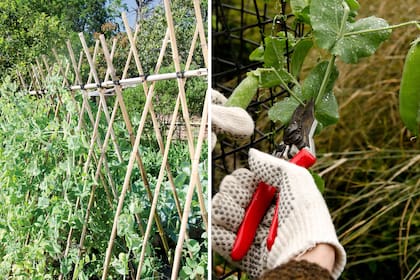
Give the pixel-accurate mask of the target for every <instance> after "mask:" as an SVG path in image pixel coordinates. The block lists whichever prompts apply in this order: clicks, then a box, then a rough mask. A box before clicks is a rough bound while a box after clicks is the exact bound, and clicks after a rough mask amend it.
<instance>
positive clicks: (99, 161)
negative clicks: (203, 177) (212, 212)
mask: <svg viewBox="0 0 420 280" xmlns="http://www.w3.org/2000/svg"><path fill="white" fill-rule="evenodd" d="M192 1H193V4H194V14H195V18H196V29H195V32H194V36H193V38H191V46H190V50H189V53H188V57H187V59H186V63H185V67H184V69H182V68H181V59H180V55H179V53H178V46H177V38H176V36H175V26H174V21H173V18H172V11H171V5H170V1H169V0H164V1H163V2H164V8H165V15H166V22H167V29H166V34H165V36H164V39H163V41H162V48H161V50H160V54H159V57H158V60H157V62H156V65H155V69H154V73H153V74H151V75H146V73H144V71H143V67H142V63H141V60H140V56H139V52H138V49H137V45H136V44H137V43H136V42H137V40H141V37H139V34H140V26H139V25H136V27H135V30H134V32H133V31H132V30H131V28H130V26H129V24H128V20H127V17H126V15H125V14H124V13H123V14H122V20H123V24H124V26H125V29H126V35H127V38H128V41H129V53H128V55H127V60H126V63H125V67H124V69H123V70H122V75H121V76H117V69H116V66H115V65H114V62H113V58H114V56H115V53H116V49H117V48H116V47H117V44H118V40H117V39H114V40H113V41H112V46H111V50H110V49H109V48H110V47H109V46H108V43H107V42H106V40H105V37H104V35H100V36H99V40H96V43H95V47H94V49H93V53H91V51H90V50H89V47H88V45H87V43H86V40H85V38H84V35H83V33H80V34H79V37H80V42H81V45H82V48H83V50H82V51H81V53H80V55H79V57H78V58H77V56H76V54H75V53H74V51H73V47H72V45H71V43H70V41H67V50H68V55H69V56H68V57H69V60H68V61H69V62H68V63H67V64H66V65H65V64H63V60H62V59H60V58H59V56H58V54H57V52H56V50H55V49H53V50H52V54H53V56H52V57H53V58H54V59H55V60H54V61H53V62H49V61H48V59H47V57H46V56H42V57H41V60H39V59H37V60H36V63H35V64H34V65H32V67H31V69H29V73H30V79H29V80H30V83H27V82H26V81H25V79H24V78H23V77H22V75H21V74H20V73H18V77H19V80H20V83H21V86H22V87H24V88H27V89H28V91H29V92H30V93H31V94H40V93H41V94H42V93H43V92H44V91H45V88H46V77H47V76H49V75H52V74H53V73H56V74H59V75H61V76H62V77H63V83H62V86H63V87H65V88H67V89H69V90H70V92H71V97H72V101H73V102H74V103H75V105H76V108H77V112H78V129H80V130H84V131H85V133H86V135H89V139H87V140H89V141H88V142H89V151H88V154H87V155H86V158H85V161H84V163H83V164H84V165H83V168H84V169H83V170H84V172H85V173H88V171H89V170H94V182H99V184H100V185H101V186H103V188H104V190H105V192H106V196H107V200H108V203H109V205H110V207H111V208H112V209H115V216H114V220H113V224H112V230H111V234H110V236H109V242H108V248H107V250H106V254H105V259H104V261H103V274H102V279H108V278H107V277H108V273H109V267H110V262H111V258H112V250H113V247H114V241H115V239H116V237H117V224H118V219H119V216H120V214H121V212H122V210H123V207H124V200H125V198H126V195H127V193H128V192H130V187H131V184H132V182H131V179H132V173H133V169H134V168H135V167H137V168H138V169H139V171H140V175H141V180H142V182H143V185H144V187H145V189H146V193H147V199H148V200H149V201H150V203H151V209H150V212H149V217H148V222H147V226H146V228H143V227H142V223H141V221H140V219H141V218H140V217H139V216H138V215H136V217H135V218H136V220H137V222H138V226H139V231H140V232H141V233H142V235H143V241H142V246H141V253H140V255H139V256H136V259H137V261H138V266H137V271H131V276H132V277H133V276H134V275H135V279H140V278H141V271H142V267H143V265H144V261H145V257H146V248H147V244H148V242H149V239H150V238H149V237H150V234H151V230H152V227H153V225H154V224H156V226H157V229H158V231H159V234H160V238H161V241H162V244H163V246H164V249H165V252H166V253H167V254H168V252H169V245H168V241H167V240H166V235H165V234H164V227H163V225H162V221H161V220H160V218H159V215H158V214H157V213H156V209H157V207H158V198H159V193H160V191H161V187H162V184H163V180H164V178H165V176H166V178H167V179H168V182H169V184H170V187H171V192H172V196H173V200H174V201H175V205H176V210H177V214H178V217H179V221H180V230H179V233H178V242H177V246H176V248H175V252H174V256H172V258H171V264H172V272H171V273H172V274H171V278H172V279H176V278H177V277H178V273H179V269H180V262H181V258H182V252H183V247H184V246H183V245H184V241H185V239H188V238H189V236H188V233H187V225H188V216H189V213H190V208H191V203H192V199H193V195H194V194H196V195H197V197H198V200H199V206H200V209H201V216H202V220H203V223H204V226H205V228H206V230H207V210H206V207H205V200H206V198H205V197H204V194H203V190H202V186H201V183H200V179H199V159H200V153H201V151H202V145H203V142H204V140H205V130H206V127H207V100H208V98H207V97H206V98H203V107H202V108H203V109H202V116H201V122H200V126H199V132H198V135H197V136H194V134H193V132H192V128H191V124H190V114H189V109H188V105H187V99H186V94H185V83H186V80H187V79H188V78H190V77H198V76H207V64H208V49H207V41H206V33H205V30H204V23H203V18H202V15H201V9H200V1H199V0H192ZM198 43H199V44H200V46H201V48H200V49H201V52H202V54H201V55H202V57H203V60H204V64H205V65H204V66H205V68H200V69H192V70H190V66H191V63H192V59H193V55H194V54H195V53H196V49H197V46H198ZM169 46H170V49H171V53H172V57H171V61H172V63H173V65H174V66H175V71H176V72H175V73H164V74H159V70H160V68H161V66H162V63H163V59H164V57H165V55H167V54H168V51H167V50H168V48H169ZM99 55H102V56H103V58H104V59H105V62H106V66H107V67H106V73H105V77H100V76H99V74H98V68H97V64H96V63H95V62H96V60H97V58H98V56H99ZM133 60H134V63H135V67H136V70H137V74H138V75H137V76H135V77H128V75H129V74H128V73H129V71H128V69H129V67H130V65H131V64H132V63H133ZM86 65H87V66H88V68H89V76H88V78H87V80H86V81H83V77H82V74H81V69H82V67H83V66H85V67H86ZM69 74H72V75H73V76H74V79H73V80H68V79H67V77H69ZM168 79H176V81H177V88H178V96H177V98H176V103H175V106H174V108H173V113H172V118H171V122H170V125H169V130H168V133H167V135H166V140H165V141H164V138H163V135H162V132H161V127H160V124H159V121H158V118H157V115H156V112H155V109H154V106H153V97H154V89H155V83H156V81H160V80H168ZM133 85H142V87H143V91H144V94H145V97H146V101H145V105H144V109H143V111H142V113H141V118H140V122H139V125H138V127H137V129H136V128H135V127H134V126H133V123H132V121H131V118H130V116H129V114H128V110H127V108H126V105H125V102H124V89H125V88H127V87H130V86H133ZM79 94H80V95H81V97H82V102H81V104H80V103H78V102H77V95H79ZM139 94H140V93H139ZM92 96H95V97H98V99H99V101H98V102H99V103H98V107H97V111H96V115H95V114H94V111H95V110H94V109H93V108H92V107H91V105H90V102H89V98H90V97H92ZM109 96H114V97H115V98H114V100H115V101H114V104H112V111H111V112H110V111H109V108H110V105H111V104H108V103H109V99H108V97H109ZM50 97H51V108H52V109H51V110H50V112H51V113H54V116H55V117H58V112H59V110H60V108H61V107H63V105H64V104H63V101H62V100H61V98H60V96H59V94H55V95H51V96H50ZM180 109H181V113H182V118H183V120H184V124H185V131H186V140H187V142H188V150H189V156H190V162H191V166H190V168H191V177H190V182H189V185H188V189H187V193H186V197H185V200H184V201H182V203H181V201H180V199H179V197H178V193H177V189H176V186H175V183H174V178H173V175H172V173H173V170H172V169H171V166H170V165H169V163H168V155H169V151H170V149H171V144H172V142H173V133H174V130H175V123H176V121H177V119H178V113H179V110H180ZM118 113H120V114H121V115H122V118H123V122H124V126H125V129H126V130H127V133H128V135H129V139H127V140H128V142H129V143H130V147H131V153H130V157H129V161H128V162H126V165H127V169H126V173H125V177H124V183H123V185H122V186H121V188H120V189H121V191H120V192H119V193H118V187H117V186H116V184H115V181H114V178H113V177H112V172H111V169H112V167H111V166H110V164H109V162H108V160H107V153H109V151H108V149H109V146H110V144H111V143H110V142H112V146H113V151H114V153H115V155H116V157H117V159H118V161H119V162H120V163H124V160H123V156H122V151H121V147H120V145H119V140H120V139H118V136H117V135H116V133H115V130H114V124H115V121H116V118H117V114H118ZM148 116H150V118H151V120H152V123H153V131H154V134H155V137H156V141H157V144H158V146H159V149H160V152H161V154H162V160H161V165H160V169H159V175H158V178H157V183H156V184H155V186H154V192H152V189H151V187H150V183H149V181H148V177H147V170H146V168H145V166H144V164H143V160H142V156H141V154H140V152H139V145H140V140H141V138H142V136H143V135H144V128H145V124H146V119H147V117H148ZM67 118H70V116H67ZM86 120H87V123H85V122H86ZM103 120H105V122H106V123H105V126H106V127H107V129H106V134H105V136H104V137H103V138H102V137H101V134H100V133H99V125H100V123H101V122H102V121H103ZM98 151H99V152H98ZM98 187H99V185H98V184H94V185H93V186H92V188H91V191H90V196H89V201H88V202H87V203H82V201H81V199H80V198H78V199H77V200H76V201H75V203H74V211H77V210H78V209H79V208H81V207H84V213H85V218H84V219H85V221H84V225H83V229H82V231H81V235H80V237H79V238H78V243H79V244H78V257H79V258H80V257H82V256H83V248H84V242H85V238H86V234H87V231H88V226H89V218H90V213H91V210H92V207H93V205H94V202H95V192H96V191H98V189H99V188H98ZM181 205H182V206H181ZM75 238H76V237H75V236H74V230H73V228H70V230H69V232H68V237H67V243H66V247H65V250H64V253H63V254H64V257H66V256H67V255H68V254H69V250H70V248H71V246H74V245H75V244H74V240H75ZM167 257H168V258H169V256H167ZM77 265H78V264H76V265H75V267H74V271H78V267H77ZM63 278H64V276H63V275H62V274H61V275H60V277H59V279H63ZM73 279H74V278H73Z"/></svg>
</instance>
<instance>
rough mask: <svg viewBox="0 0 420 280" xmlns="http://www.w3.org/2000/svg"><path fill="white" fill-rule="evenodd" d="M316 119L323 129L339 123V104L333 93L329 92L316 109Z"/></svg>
mask: <svg viewBox="0 0 420 280" xmlns="http://www.w3.org/2000/svg"><path fill="white" fill-rule="evenodd" d="M315 117H316V119H317V120H318V121H319V122H320V123H321V125H322V127H325V126H328V125H332V124H335V123H337V121H338V118H339V113H338V103H337V99H336V98H335V96H334V94H333V92H332V91H330V92H327V94H325V95H324V97H323V98H322V99H321V102H320V103H319V104H318V105H317V107H316V108H315Z"/></svg>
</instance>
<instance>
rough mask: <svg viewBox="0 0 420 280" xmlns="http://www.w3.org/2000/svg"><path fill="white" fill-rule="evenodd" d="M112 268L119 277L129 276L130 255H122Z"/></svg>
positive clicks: (113, 263)
mask: <svg viewBox="0 0 420 280" xmlns="http://www.w3.org/2000/svg"><path fill="white" fill-rule="evenodd" d="M112 266H113V267H114V268H115V270H116V271H117V273H118V274H119V275H127V274H128V255H127V254H125V253H120V254H119V255H118V259H114V261H113V262H112Z"/></svg>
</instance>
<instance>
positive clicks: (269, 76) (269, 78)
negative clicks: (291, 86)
mask: <svg viewBox="0 0 420 280" xmlns="http://www.w3.org/2000/svg"><path fill="white" fill-rule="evenodd" d="M252 73H253V74H254V75H255V76H258V77H259V80H260V81H259V83H260V86H261V87H263V88H272V87H275V86H279V85H283V84H288V83H289V82H290V81H292V79H293V77H292V76H291V75H290V73H289V72H287V71H286V69H284V68H281V69H278V70H276V69H265V68H263V69H261V68H260V69H257V70H255V71H252Z"/></svg>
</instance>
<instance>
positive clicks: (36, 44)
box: [0, 0, 121, 77]
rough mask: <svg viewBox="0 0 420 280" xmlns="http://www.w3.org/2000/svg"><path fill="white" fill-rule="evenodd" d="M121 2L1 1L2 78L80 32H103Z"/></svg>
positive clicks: (90, 34) (0, 49)
mask: <svg viewBox="0 0 420 280" xmlns="http://www.w3.org/2000/svg"><path fill="white" fill-rule="evenodd" d="M120 6H121V1H120V0H114V1H112V2H111V3H110V4H108V3H107V0H69V1H61V0H52V1H51V0H11V1H1V2H0V73H1V74H0V77H2V76H4V75H5V74H10V72H12V69H14V68H16V67H18V68H19V67H22V66H25V65H27V64H28V63H31V62H33V60H34V59H35V58H36V57H38V56H39V55H40V54H49V53H50V51H51V48H52V47H53V46H63V47H64V46H65V44H64V41H65V39H68V38H69V37H73V38H74V37H75V38H77V36H74V34H75V33H77V32H82V31H83V32H85V33H86V34H89V35H88V36H87V37H88V38H92V34H93V33H94V32H101V26H102V25H103V24H105V23H107V22H112V21H114V18H115V16H116V15H117V11H118V7H120Z"/></svg>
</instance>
